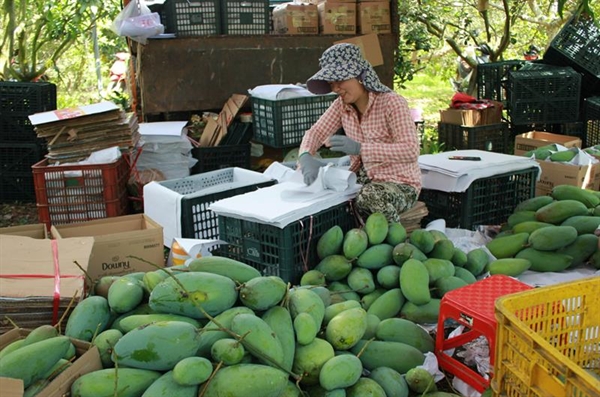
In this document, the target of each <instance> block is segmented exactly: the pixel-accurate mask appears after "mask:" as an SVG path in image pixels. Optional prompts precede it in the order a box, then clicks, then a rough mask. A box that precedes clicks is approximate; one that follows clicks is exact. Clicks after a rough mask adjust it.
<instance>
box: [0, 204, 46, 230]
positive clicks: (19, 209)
mask: <svg viewBox="0 0 600 397" xmlns="http://www.w3.org/2000/svg"><path fill="white" fill-rule="evenodd" d="M35 223H39V219H38V212H37V207H36V204H35V203H0V227H8V226H19V225H31V224H35Z"/></svg>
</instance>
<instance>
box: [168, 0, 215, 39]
mask: <svg viewBox="0 0 600 397" xmlns="http://www.w3.org/2000/svg"><path fill="white" fill-rule="evenodd" d="M220 4H221V3H220V2H219V1H218V0H167V1H166V2H165V7H164V14H165V16H166V20H167V22H166V28H167V29H166V32H168V33H175V34H176V35H177V36H179V37H185V36H209V35H218V34H221V12H220Z"/></svg>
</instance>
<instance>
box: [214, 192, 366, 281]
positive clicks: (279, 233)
mask: <svg viewBox="0 0 600 397" xmlns="http://www.w3.org/2000/svg"><path fill="white" fill-rule="evenodd" d="M335 225H339V226H340V227H341V228H342V230H343V231H344V232H346V231H348V230H350V229H351V228H353V227H355V225H356V223H355V217H354V215H353V212H352V208H351V206H350V204H349V202H346V203H342V204H339V205H336V206H334V207H331V208H328V209H325V210H323V211H321V212H318V213H316V214H314V215H310V216H306V217H304V218H302V219H301V220H298V221H295V222H293V223H291V224H289V225H287V226H285V227H284V228H279V227H277V226H273V225H268V224H264V223H258V222H252V221H249V220H242V219H236V218H232V217H228V216H223V215H219V238H220V239H222V240H225V241H227V242H228V243H229V244H227V245H225V246H222V247H220V248H219V249H218V250H217V253H216V255H220V256H225V257H228V258H232V259H236V260H239V261H241V262H244V263H246V264H248V265H251V266H253V267H254V268H256V269H258V270H259V271H260V272H261V273H262V274H263V275H267V276H279V277H281V278H282V279H283V280H284V281H286V282H290V283H293V284H297V283H298V282H299V281H300V278H301V277H302V274H304V272H305V271H306V270H309V269H311V268H313V267H314V266H315V265H316V264H317V263H318V256H317V251H316V247H317V241H318V240H319V238H320V237H321V236H322V235H323V234H324V233H325V232H326V231H327V230H329V229H330V228H331V227H333V226H335Z"/></svg>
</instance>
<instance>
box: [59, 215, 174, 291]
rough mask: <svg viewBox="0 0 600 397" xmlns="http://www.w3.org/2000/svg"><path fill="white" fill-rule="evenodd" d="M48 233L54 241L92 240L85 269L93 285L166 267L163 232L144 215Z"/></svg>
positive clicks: (67, 227) (69, 226) (82, 224)
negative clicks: (70, 239)
mask: <svg viewBox="0 0 600 397" xmlns="http://www.w3.org/2000/svg"><path fill="white" fill-rule="evenodd" d="M50 231H51V234H52V237H53V238H55V239H57V240H60V239H64V238H71V237H93V238H94V244H93V248H92V254H91V256H90V262H89V265H88V268H87V273H88V275H89V277H90V278H91V279H92V280H93V281H96V280H98V279H99V278H100V277H102V276H120V275H123V274H129V273H134V272H147V271H153V270H156V266H159V267H164V265H165V257H164V255H165V254H164V246H163V229H162V227H161V226H160V225H159V224H157V223H156V222H154V221H153V220H152V219H150V218H149V217H148V216H146V215H144V214H135V215H125V216H117V217H113V218H105V219H95V220H93V221H88V222H82V223H72V224H68V225H53V226H52V228H51V230H50ZM132 256H135V257H138V258H141V259H144V261H142V260H139V259H135V258H133V257H132ZM146 262H149V263H146Z"/></svg>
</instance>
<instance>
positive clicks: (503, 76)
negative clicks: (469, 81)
mask: <svg viewBox="0 0 600 397" xmlns="http://www.w3.org/2000/svg"><path fill="white" fill-rule="evenodd" d="M526 62H527V61H524V60H519V59H513V60H508V61H502V62H491V63H481V64H479V65H477V98H478V99H491V100H493V101H498V102H502V104H503V105H504V108H506V106H507V105H508V103H507V93H506V84H507V83H508V72H509V71H513V70H519V69H521V67H522V66H523V65H524V64H525V63H526Z"/></svg>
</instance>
